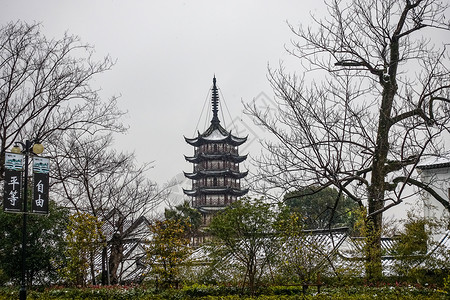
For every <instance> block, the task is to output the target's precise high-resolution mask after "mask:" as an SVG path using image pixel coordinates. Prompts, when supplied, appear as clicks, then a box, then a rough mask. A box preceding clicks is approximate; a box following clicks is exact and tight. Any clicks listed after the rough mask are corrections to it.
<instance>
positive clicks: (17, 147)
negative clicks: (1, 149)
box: [11, 144, 22, 154]
mask: <svg viewBox="0 0 450 300" xmlns="http://www.w3.org/2000/svg"><path fill="white" fill-rule="evenodd" d="M11 152H12V153H15V154H20V153H22V150H21V149H20V147H19V146H18V145H17V144H15V145H14V147H12V148H11Z"/></svg>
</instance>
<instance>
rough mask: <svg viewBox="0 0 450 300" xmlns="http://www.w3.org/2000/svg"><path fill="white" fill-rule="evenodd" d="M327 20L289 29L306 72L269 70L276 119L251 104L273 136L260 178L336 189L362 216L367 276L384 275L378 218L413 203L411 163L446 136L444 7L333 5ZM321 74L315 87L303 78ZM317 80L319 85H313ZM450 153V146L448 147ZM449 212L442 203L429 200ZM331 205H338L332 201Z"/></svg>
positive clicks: (448, 93)
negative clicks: (404, 203) (436, 37)
mask: <svg viewBox="0 0 450 300" xmlns="http://www.w3.org/2000/svg"><path fill="white" fill-rule="evenodd" d="M326 5H327V9H328V17H326V18H323V19H320V18H315V17H314V16H313V17H312V19H313V25H312V26H314V27H307V28H305V27H301V26H300V28H298V29H297V28H294V27H293V26H290V27H291V30H292V31H293V32H294V34H295V35H296V38H297V40H298V41H296V42H294V43H293V49H292V50H290V53H291V54H292V55H294V56H296V57H297V58H298V59H299V60H300V62H301V64H302V67H303V71H304V72H305V73H304V75H303V76H301V75H297V74H290V73H289V72H286V71H285V70H284V68H283V66H281V67H280V68H279V69H278V70H269V80H270V82H271V84H272V86H273V88H274V91H275V93H276V96H277V99H278V100H277V104H278V107H277V113H275V114H271V113H270V111H264V110H261V109H258V108H257V107H256V105H253V106H252V105H249V106H248V107H247V110H248V112H249V114H250V115H252V116H253V117H254V118H255V121H256V122H257V123H259V124H261V126H263V127H265V128H266V129H267V130H268V131H269V132H271V133H272V134H273V135H274V136H275V137H276V138H277V141H276V142H273V143H271V142H267V143H265V144H264V146H265V148H266V150H267V152H266V154H265V155H263V156H262V157H261V158H260V159H258V161H257V162H258V166H259V169H260V171H261V172H260V173H259V177H258V178H257V179H263V180H264V182H266V183H269V184H271V186H272V187H281V188H285V189H287V190H296V189H300V188H302V187H305V186H314V185H320V186H322V187H326V186H334V187H336V188H338V189H339V190H340V191H341V192H343V193H345V194H346V195H347V196H348V197H350V198H351V199H353V200H354V201H356V202H357V203H358V204H359V205H360V207H361V208H364V209H365V211H366V218H365V227H366V232H367V238H366V241H367V252H366V258H367V262H368V263H367V264H366V276H368V278H370V279H377V278H379V277H380V276H381V274H382V273H381V272H382V269H381V251H380V249H381V241H380V235H381V226H382V216H383V212H385V211H386V210H387V209H389V208H391V207H393V206H395V205H398V204H400V203H402V201H403V200H404V199H405V198H406V197H409V196H411V193H410V192H409V189H408V188H407V186H408V185H415V186H417V187H419V188H420V189H425V190H427V191H430V192H432V191H431V188H430V187H429V186H427V185H424V184H421V183H420V182H419V181H418V180H417V179H415V176H416V175H415V174H416V173H415V172H414V171H415V168H416V165H417V163H418V162H419V160H420V159H421V158H423V157H424V156H425V155H429V154H433V155H438V154H439V153H441V152H442V150H443V148H444V146H445V138H446V137H447V138H448V134H449V128H448V125H449V118H450V70H449V66H450V63H449V54H450V53H449V51H448V45H446V44H445V43H442V41H441V40H438V42H437V43H436V42H433V40H432V39H431V37H432V36H433V34H436V33H437V34H439V33H445V34H447V35H448V31H449V24H448V23H446V22H448V21H446V20H445V13H446V12H448V6H449V5H448V3H446V2H445V1H444V2H443V1H437V0H386V1H369V0H352V1H350V0H349V1H339V0H330V1H328V2H327V3H326ZM316 75H317V76H320V77H319V78H320V80H317V79H316V80H310V77H313V76H316ZM315 78H317V77H315ZM447 146H448V145H447ZM433 195H434V196H435V197H436V198H437V200H438V201H439V202H440V203H441V204H442V205H443V206H444V207H445V208H446V209H449V210H450V204H449V201H448V199H443V198H441V197H439V196H438V195H437V194H436V193H434V194H433ZM337 201H338V199H337Z"/></svg>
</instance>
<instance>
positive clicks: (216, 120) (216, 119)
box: [211, 74, 220, 124]
mask: <svg viewBox="0 0 450 300" xmlns="http://www.w3.org/2000/svg"><path fill="white" fill-rule="evenodd" d="M211 102H212V112H213V118H212V120H211V123H212V124H219V123H220V121H219V117H218V115H217V112H218V111H219V93H218V91H217V86H216V75H215V74H214V78H213V88H212V99H211Z"/></svg>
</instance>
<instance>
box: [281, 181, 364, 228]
mask: <svg viewBox="0 0 450 300" xmlns="http://www.w3.org/2000/svg"><path fill="white" fill-rule="evenodd" d="M284 202H285V203H286V205H287V206H289V208H291V210H293V211H295V212H298V213H300V214H301V216H302V218H303V222H304V223H305V229H323V228H329V227H331V228H333V227H338V226H348V227H352V226H353V223H354V221H355V214H354V211H355V210H356V209H358V205H357V203H356V202H355V201H353V200H351V199H350V198H349V197H347V196H345V195H342V194H340V193H339V191H338V190H336V189H335V188H331V187H325V188H323V187H319V186H311V187H305V188H302V189H300V190H297V191H294V192H289V193H287V194H286V195H285V196H284Z"/></svg>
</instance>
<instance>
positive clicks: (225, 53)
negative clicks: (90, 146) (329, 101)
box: [0, 0, 323, 184]
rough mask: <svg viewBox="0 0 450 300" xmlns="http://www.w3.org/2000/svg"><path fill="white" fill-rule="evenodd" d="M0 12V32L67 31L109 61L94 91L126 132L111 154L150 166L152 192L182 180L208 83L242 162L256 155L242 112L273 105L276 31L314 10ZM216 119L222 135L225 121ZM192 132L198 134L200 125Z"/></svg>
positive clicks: (140, 7) (286, 3) (15, 5)
mask: <svg viewBox="0 0 450 300" xmlns="http://www.w3.org/2000/svg"><path fill="white" fill-rule="evenodd" d="M2 2H3V3H2V5H1V6H2V8H1V10H0V16H1V20H2V23H3V24H4V23H6V22H8V21H15V20H19V19H20V20H23V21H26V22H35V21H36V22H41V23H42V25H43V30H42V31H43V33H44V34H45V35H46V36H48V37H54V38H60V37H62V36H63V34H64V32H66V31H67V32H68V33H70V34H74V35H78V36H80V37H81V39H82V41H83V42H87V43H90V44H92V45H94V46H95V49H96V53H97V54H98V55H99V57H100V56H104V55H107V54H110V55H111V56H112V57H113V58H116V59H117V64H116V65H115V67H114V68H113V70H112V71H109V72H107V73H104V74H101V75H99V76H98V77H97V79H96V81H95V82H94V84H98V85H99V86H101V88H102V89H103V92H102V94H103V96H104V97H109V96H111V95H121V98H120V100H119V101H120V102H119V105H120V107H121V108H122V109H124V110H128V115H127V117H126V118H124V123H126V124H128V125H129V126H130V129H129V132H128V134H127V135H126V136H122V137H116V145H117V147H118V148H119V149H124V150H129V151H133V150H134V151H135V152H136V154H137V157H138V159H139V161H141V162H144V161H155V163H154V166H155V167H154V169H153V170H152V171H151V172H150V173H149V176H150V177H151V179H153V180H154V181H156V182H158V183H159V184H163V183H165V182H166V181H168V180H170V179H171V178H173V177H176V176H177V175H178V177H179V174H180V173H181V172H182V171H183V170H184V171H191V168H192V167H191V165H190V164H188V163H186V162H185V160H184V157H183V155H184V154H187V155H191V154H192V151H193V149H192V148H191V147H190V146H189V145H187V144H186V143H185V141H184V138H183V135H185V136H188V137H192V136H194V134H195V132H196V125H197V123H198V120H199V117H200V115H201V112H202V108H203V105H204V102H205V99H206V97H207V95H208V92H209V89H210V88H211V85H212V77H213V75H214V74H215V75H216V77H217V84H218V87H219V88H220V90H221V93H222V95H223V98H224V100H225V102H226V105H227V107H228V110H229V112H230V115H231V117H232V118H233V119H234V125H235V126H237V127H238V128H237V130H238V131H239V135H244V136H245V135H247V134H248V135H249V140H250V142H249V144H251V145H247V147H246V148H245V149H242V150H243V151H242V152H250V154H255V155H256V153H258V152H259V149H258V148H259V147H258V143H257V142H256V141H255V139H256V138H258V137H260V135H262V132H261V131H260V129H258V128H257V127H256V126H254V125H253V123H252V121H251V120H250V119H249V118H248V117H247V116H245V115H244V114H243V113H242V110H243V106H242V102H245V103H248V102H251V101H252V100H253V99H254V98H257V97H261V93H264V94H265V95H267V96H268V97H269V98H271V97H273V92H272V90H271V88H270V86H269V84H268V81H267V79H266V74H267V65H268V64H270V65H272V66H274V67H276V66H277V65H278V63H279V61H280V60H283V61H284V60H286V59H289V57H288V55H287V53H286V51H285V50H284V46H285V45H286V44H289V43H290V39H291V38H292V37H293V34H292V33H291V32H290V30H289V28H288V26H287V24H286V21H289V22H290V23H292V24H295V25H297V24H299V23H300V21H304V20H306V19H307V18H308V17H309V12H310V11H318V10H320V8H321V7H322V5H323V4H322V3H321V1H311V0H307V1H305V0H302V1H298V0H283V1H143V0H142V1H130V0H127V1H118V0H101V1H99V0H96V1H92V0H90V1H87V0H82V1H79V0H78V1H60V0H40V1H25V0H15V1H2ZM292 61H293V62H295V61H294V60H292ZM221 100H223V99H221ZM262 100H263V102H264V101H266V100H267V99H262ZM203 116H204V115H203ZM225 117H226V119H225V121H226V125H227V127H228V128H229V129H230V128H231V125H230V123H231V120H230V117H229V115H228V112H227V111H225ZM227 118H228V119H227ZM198 129H199V130H200V131H203V130H204V129H206V128H205V122H204V121H203V120H202V122H201V123H200V125H199V128H198ZM234 133H236V130H235V131H234Z"/></svg>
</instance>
